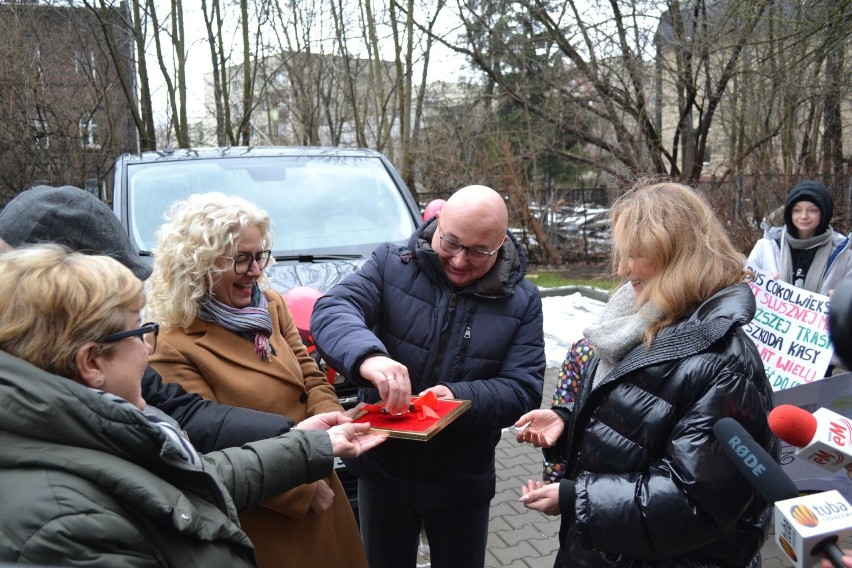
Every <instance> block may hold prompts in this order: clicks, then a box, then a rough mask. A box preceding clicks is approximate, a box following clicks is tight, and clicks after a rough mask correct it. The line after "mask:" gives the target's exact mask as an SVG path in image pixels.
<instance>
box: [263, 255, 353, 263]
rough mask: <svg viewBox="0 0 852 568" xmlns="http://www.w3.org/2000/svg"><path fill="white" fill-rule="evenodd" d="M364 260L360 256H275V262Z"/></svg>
mask: <svg viewBox="0 0 852 568" xmlns="http://www.w3.org/2000/svg"><path fill="white" fill-rule="evenodd" d="M362 258H364V257H363V256H361V255H360V254H289V255H281V256H278V255H276V256H275V260H276V261H279V262H286V261H288V260H296V261H298V262H323V261H325V260H360V259H362Z"/></svg>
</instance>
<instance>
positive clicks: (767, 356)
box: [744, 265, 834, 391]
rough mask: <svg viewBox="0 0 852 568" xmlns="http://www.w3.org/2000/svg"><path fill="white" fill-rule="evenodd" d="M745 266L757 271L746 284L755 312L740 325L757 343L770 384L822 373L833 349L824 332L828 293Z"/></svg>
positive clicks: (812, 378)
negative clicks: (798, 285) (753, 300)
mask: <svg viewBox="0 0 852 568" xmlns="http://www.w3.org/2000/svg"><path fill="white" fill-rule="evenodd" d="M746 267H747V268H748V269H750V270H752V271H754V273H755V279H754V281H752V282H750V283H749V285H750V286H751V290H752V292H753V293H754V297H755V300H756V302H757V313H755V316H754V319H753V320H751V322H749V324H748V325H746V326H745V328H744V329H745V331H746V333H748V335H749V337H751V338H752V340H753V341H754V343H755V345H757V349H758V351H759V352H760V358H761V359H762V360H763V366H764V367H765V369H766V378H767V379H769V383H770V384H771V385H772V390H774V391H778V390H782V389H787V388H790V387H794V386H797V385H801V384H807V383H812V382H814V381H817V380H819V379H822V378H824V376H825V371H826V369H827V368H828V365H829V363H830V362H831V357H832V355H833V354H834V349H833V347H832V345H831V341H830V339H829V337H828V309H829V299H828V296H823V295H822V294H817V293H815V292H808V291H807V290H805V289H804V288H799V287H797V286H793V285H792V284H788V283H786V282H781V281H780V280H778V279H777V278H774V277H773V276H772V275H771V274H769V273H768V272H764V271H763V270H760V269H759V268H756V267H754V266H752V265H746Z"/></svg>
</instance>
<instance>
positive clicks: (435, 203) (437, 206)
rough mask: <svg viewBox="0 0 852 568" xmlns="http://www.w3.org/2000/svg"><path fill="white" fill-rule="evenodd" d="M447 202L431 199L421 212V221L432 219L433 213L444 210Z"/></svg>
mask: <svg viewBox="0 0 852 568" xmlns="http://www.w3.org/2000/svg"><path fill="white" fill-rule="evenodd" d="M446 203H447V201H446V200H445V199H433V200H432V201H430V202H429V203H428V204H427V205H426V209H424V210H423V220H424V221H428V220H429V219H431V218H432V217H434V216H435V213H437V212H438V211H440V210H441V209H443V208H444V205H446Z"/></svg>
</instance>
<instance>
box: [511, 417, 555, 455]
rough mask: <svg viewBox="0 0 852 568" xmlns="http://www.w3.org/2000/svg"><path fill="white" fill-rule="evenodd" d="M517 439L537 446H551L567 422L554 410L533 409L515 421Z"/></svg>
mask: <svg viewBox="0 0 852 568" xmlns="http://www.w3.org/2000/svg"><path fill="white" fill-rule="evenodd" d="M515 428H517V432H516V433H515V439H516V440H517V441H518V442H527V443H529V444H532V445H533V446H535V447H536V448H549V447H550V446H552V445H553V444H555V443H556V440H558V439H559V436H561V435H562V430H564V429H565V422H563V421H562V418H561V417H560V416H559V415H558V414H556V413H555V412H554V411H552V410H533V411H532V412H527V413H526V414H524V415H523V416H521V417H520V418H519V419H518V421H517V422H515Z"/></svg>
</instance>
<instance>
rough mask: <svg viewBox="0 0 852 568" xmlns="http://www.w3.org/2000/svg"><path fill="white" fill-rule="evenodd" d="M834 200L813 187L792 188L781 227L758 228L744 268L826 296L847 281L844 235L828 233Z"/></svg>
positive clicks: (850, 271)
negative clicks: (759, 235) (760, 234)
mask: <svg viewBox="0 0 852 568" xmlns="http://www.w3.org/2000/svg"><path fill="white" fill-rule="evenodd" d="M833 214H834V199H833V198H832V197H831V193H829V191H828V189H826V187H825V186H824V185H823V184H821V183H819V182H818V181H812V180H808V181H802V182H799V183H797V184H796V185H795V186H793V189H791V190H790V193H789V195H788V196H787V203H786V204H785V206H784V226H783V227H770V226H769V225H768V223H765V222H764V223H763V224H762V225H761V227H762V228H763V231H764V232H763V238H761V239H760V240H758V241H757V243H756V244H755V245H754V248H753V249H752V251H751V254H749V257H748V262H749V263H750V264H752V265H754V266H756V267H757V268H760V269H762V270H765V271H767V272H769V273H770V274H772V276H773V277H775V278H778V279H780V280H781V281H783V282H787V283H789V284H793V285H794V286H798V287H799V288H804V289H805V290H808V291H809V292H816V293H818V294H823V295H826V296H830V295H831V294H832V292H833V291H834V288H835V287H836V286H837V285H838V284H839V283H840V282H841V281H842V280H843V279H845V278H848V277H849V276H852V251H850V243H852V239H850V235H842V234H840V233H838V232H837V231H835V230H834V229H832V228H831V225H830V223H831V218H832V215H833Z"/></svg>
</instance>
